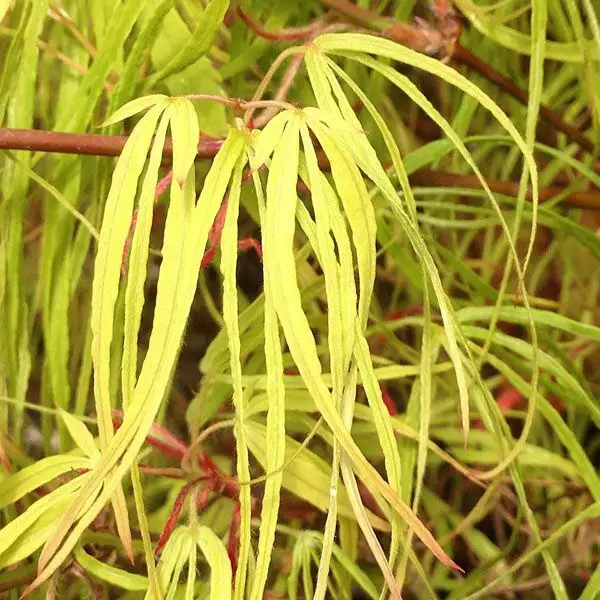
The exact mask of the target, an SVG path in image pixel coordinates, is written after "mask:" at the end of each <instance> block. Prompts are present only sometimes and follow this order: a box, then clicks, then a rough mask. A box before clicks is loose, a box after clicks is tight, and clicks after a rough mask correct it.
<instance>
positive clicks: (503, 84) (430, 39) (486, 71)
mask: <svg viewBox="0 0 600 600" xmlns="http://www.w3.org/2000/svg"><path fill="white" fill-rule="evenodd" d="M319 2H320V3H321V4H324V5H325V6H328V7H329V8H332V9H334V10H337V11H339V12H340V13H342V14H343V15H344V16H345V17H346V18H348V19H349V20H350V21H353V22H354V23H357V24H358V25H360V26H362V27H367V28H369V29H371V30H372V31H374V32H377V33H379V34H383V35H385V36H386V37H389V38H390V39H392V40H394V41H395V42H397V43H399V44H402V45H405V46H408V47H410V48H412V49H413V50H416V51H417V52H423V53H425V54H436V53H437V51H438V50H439V49H440V48H442V47H443V44H441V41H443V38H444V36H445V33H446V32H445V31H443V30H442V29H440V31H439V32H438V33H439V37H440V39H439V40H437V39H436V37H435V33H436V31H435V30H434V29H433V28H428V27H426V26H425V23H424V22H423V21H421V20H419V21H416V22H415V24H414V25H410V24H408V23H403V22H401V21H395V20H393V19H384V20H382V17H381V16H379V15H378V14H377V13H374V12H371V11H368V10H366V9H364V8H360V7H358V6H356V5H354V4H352V3H350V2H347V0H319ZM444 4H446V3H444ZM434 12H435V11H434ZM441 16H442V17H443V15H441ZM439 17H440V15H436V18H437V20H438V25H442V23H441V20H443V19H440V18H439ZM385 23H387V25H386V26H384V24H385ZM382 30H383V31H382ZM449 31H453V30H452V28H450V29H449ZM448 42H449V43H447V44H446V46H445V47H446V48H448V49H449V50H451V56H448V57H445V58H450V59H454V60H455V61H456V62H458V63H462V64H464V65H466V66H468V67H470V68H471V69H473V70H474V71H477V72H478V73H479V74H480V75H482V76H483V77H485V78H486V79H487V80H488V81H489V82H490V83H493V84H494V85H496V86H497V87H499V88H500V89H501V90H503V91H505V92H506V93H507V94H510V95H511V96H512V97H513V98H516V99H517V100H519V102H521V103H522V104H523V105H525V106H527V105H528V103H529V94H528V93H527V92H526V91H525V90H523V89H521V88H520V87H519V86H518V85H516V84H515V83H514V82H513V81H512V80H511V79H509V78H508V77H505V76H504V75H502V74H501V73H499V72H498V71H496V70H495V69H494V68H493V67H491V66H490V65H488V64H487V63H486V62H484V61H483V60H481V59H480V58H479V57H478V56H476V55H475V54H474V53H473V52H472V51H471V50H468V49H467V48H465V47H464V46H462V45H461V44H460V43H459V42H458V40H448ZM540 116H541V117H542V118H543V119H544V120H545V121H546V122H548V123H550V124H551V125H552V126H553V127H554V128H555V129H556V130H557V131H560V132H561V133H564V134H565V135H566V136H567V137H568V138H569V139H570V140H571V141H573V142H575V143H577V144H578V145H579V146H580V147H581V148H582V149H583V150H585V151H586V152H589V153H591V154H593V153H594V144H593V142H592V141H591V140H590V139H589V138H588V137H587V136H585V135H584V134H583V133H582V132H581V131H580V130H579V129H578V128H577V127H575V126H574V125H571V124H570V123H567V122H566V121H565V120H564V119H563V118H562V117H561V116H560V115H559V114H558V113H556V112H555V111H553V110H552V109H551V108H550V107H548V106H546V105H544V104H541V105H540Z"/></svg>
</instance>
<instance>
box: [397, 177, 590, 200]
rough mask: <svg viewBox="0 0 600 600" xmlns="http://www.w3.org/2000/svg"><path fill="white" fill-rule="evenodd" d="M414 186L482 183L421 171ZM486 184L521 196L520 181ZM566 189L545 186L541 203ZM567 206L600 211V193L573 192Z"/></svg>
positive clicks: (477, 186)
mask: <svg viewBox="0 0 600 600" xmlns="http://www.w3.org/2000/svg"><path fill="white" fill-rule="evenodd" d="M409 179H410V182H411V183H412V184H413V185H421V186H423V187H456V188H466V189H471V190H480V189H483V188H482V187H481V182H480V181H479V179H478V178H477V177H476V176H475V175H460V174H458V173H448V172H446V171H433V170H429V169H420V170H419V171H416V172H415V173H413V174H412V175H411V176H410V177H409ZM486 182H487V184H488V186H489V188H490V190H492V192H495V193H496V194H503V195H505V196H511V197H513V198H516V197H517V196H518V194H519V182H518V181H500V180H494V179H491V180H490V179H486ZM564 191H565V187H562V186H544V187H541V188H540V189H539V194H538V195H539V199H540V202H546V201H548V200H551V199H552V198H555V197H556V196H558V195H559V194H562V193H564ZM527 199H528V200H531V190H529V191H528V192H527ZM563 202H564V203H565V204H568V205H569V206H572V207H575V208H591V209H600V191H597V190H590V191H587V190H585V191H575V192H571V193H570V194H569V195H568V196H567V197H566V198H565V199H564V200H563Z"/></svg>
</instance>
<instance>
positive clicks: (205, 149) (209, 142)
mask: <svg viewBox="0 0 600 600" xmlns="http://www.w3.org/2000/svg"><path fill="white" fill-rule="evenodd" d="M126 142H127V136H126V135H98V134H92V133H65V132H60V131H42V130H39V129H2V128H0V149H2V150H31V151H35V152H58V153H61V154H79V155H81V154H83V155H92V156H119V155H120V154H121V152H122V151H123V148H124V147H125V143H126ZM222 143H223V140H215V139H211V138H204V139H201V140H200V143H199V144H198V158H212V157H214V156H215V154H216V153H217V151H218V150H219V148H220V147H221V145H222ZM163 154H164V156H165V157H171V156H173V143H172V141H171V139H170V138H167V141H166V142H165V149H164V151H163Z"/></svg>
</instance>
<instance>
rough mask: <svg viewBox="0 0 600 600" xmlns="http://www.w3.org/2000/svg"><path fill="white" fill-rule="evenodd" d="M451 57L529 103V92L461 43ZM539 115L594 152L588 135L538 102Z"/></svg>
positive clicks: (513, 95) (582, 146)
mask: <svg viewBox="0 0 600 600" xmlns="http://www.w3.org/2000/svg"><path fill="white" fill-rule="evenodd" d="M452 58H453V59H455V60H456V61H457V62H459V63H462V64H463V65H466V66H468V67H471V68H472V69H473V70H474V71H477V72H478V73H479V74H480V75H483V77H485V78H486V79H487V80H488V81H490V82H491V83H493V84H495V85H496V86H498V87H499V88H500V89H502V90H504V91H505V92H507V93H508V94H510V95H511V96H512V97H513V98H516V99H517V100H519V102H521V103H522V104H524V105H525V106H527V104H528V103H529V94H528V93H527V92H526V91H525V90H523V89H521V88H520V87H519V86H518V85H517V84H515V83H514V81H513V80H512V79H510V78H508V77H505V76H504V75H502V74H501V73H498V71H496V70H495V69H493V68H492V67H490V65H488V64H487V63H486V62H485V61H483V60H481V59H480V58H479V57H478V56H476V55H475V54H473V52H471V50H468V49H467V48H465V47H464V46H462V45H461V44H459V43H457V44H456V48H455V49H454V54H453V55H452ZM540 116H541V117H542V118H543V119H544V120H545V121H547V122H548V123H550V124H551V125H552V126H553V127H554V128H555V129H556V130H558V131H560V132H561V133H564V134H565V135H566V136H567V137H568V138H569V139H570V140H572V141H574V142H576V143H577V144H578V145H579V146H580V147H581V148H583V149H584V150H586V151H587V152H590V153H593V152H594V144H593V143H592V141H591V140H590V139H589V138H588V137H586V136H585V135H584V134H583V133H581V131H579V129H578V128H577V127H575V126H574V125H571V124H570V123H567V122H566V121H564V120H563V119H562V117H561V116H560V115H559V114H557V113H556V112H555V111H553V110H552V109H551V108H549V107H548V106H546V105H545V104H540Z"/></svg>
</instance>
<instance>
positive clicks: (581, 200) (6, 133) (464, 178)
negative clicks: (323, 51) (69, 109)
mask: <svg viewBox="0 0 600 600" xmlns="http://www.w3.org/2000/svg"><path fill="white" fill-rule="evenodd" d="M126 141H127V136H126V135H97V134H89V133H62V132H58V131H40V130H35V129H2V128H0V149H5V150H30V151H35V152H59V153H65V154H78V155H94V156H119V155H120V153H121V152H122V150H123V147H124V146H125V142H126ZM222 143H223V140H219V139H212V138H203V139H201V140H200V143H199V144H198V155H197V157H196V158H197V159H201V158H213V157H214V156H215V155H216V154H217V152H218V151H219V148H220V147H221V145H222ZM172 156H173V145H172V142H171V140H170V139H169V138H167V141H166V143H165V148H164V157H165V158H166V159H170V158H171V157H172ZM319 166H320V167H321V168H322V169H323V170H328V169H329V161H328V160H327V157H326V156H325V155H324V154H323V153H322V152H319ZM410 181H411V183H413V184H414V185H421V186H424V187H438V186H440V187H443V186H446V187H458V188H467V189H481V183H480V182H479V179H477V177H475V176H474V175H461V174H458V173H449V172H446V171H434V170H429V169H420V170H419V171H417V172H415V173H413V174H412V175H411V176H410ZM487 183H488V185H489V187H490V189H491V190H492V191H493V192H496V193H498V194H504V195H506V196H513V197H516V196H517V195H518V191H519V183H518V182H517V181H500V180H487ZM564 191H565V186H545V187H542V188H540V191H539V198H540V200H541V201H546V200H550V199H551V198H554V197H555V196H557V195H558V194H561V193H563V192H564ZM528 197H529V198H530V197H531V195H530V194H529V195H528ZM563 202H564V203H565V204H568V205H569V206H573V207H578V208H591V209H600V191H596V190H590V191H575V192H571V193H570V194H569V195H568V196H567V197H566V198H565V199H564V201H563Z"/></svg>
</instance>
